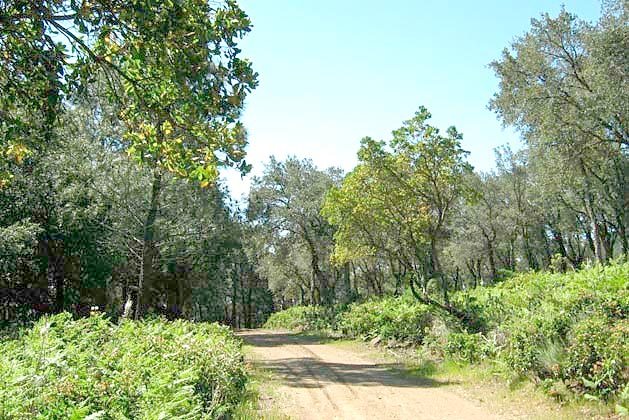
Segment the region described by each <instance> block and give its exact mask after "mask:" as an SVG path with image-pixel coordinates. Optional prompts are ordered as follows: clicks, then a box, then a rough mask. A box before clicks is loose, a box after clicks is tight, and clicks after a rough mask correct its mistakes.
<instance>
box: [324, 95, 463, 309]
mask: <svg viewBox="0 0 629 420" xmlns="http://www.w3.org/2000/svg"><path fill="white" fill-rule="evenodd" d="M430 117H431V115H430V113H429V112H428V110H427V109H426V108H424V107H420V109H419V111H418V112H416V113H415V116H414V117H413V118H412V119H410V120H408V121H406V122H404V124H403V126H402V127H401V128H399V129H397V130H395V131H393V138H392V139H391V141H390V142H389V144H388V147H387V145H386V144H385V143H384V142H377V141H375V140H373V139H371V138H365V139H363V142H362V145H361V149H360V151H359V152H358V157H359V165H358V166H357V168H356V169H355V170H354V171H353V172H352V173H350V174H349V175H348V176H347V177H346V178H345V180H344V182H343V185H342V187H341V188H340V189H338V190H332V192H331V193H330V195H329V196H328V201H327V203H326V206H325V208H324V213H325V214H326V215H327V216H328V217H329V220H330V222H331V223H333V224H335V225H336V226H337V227H338V230H337V235H336V240H337V243H336V246H335V255H337V256H338V257H339V258H341V261H344V260H347V259H351V258H353V257H360V256H365V255H369V254H371V255H374V251H375V249H374V248H375V247H379V248H380V251H384V253H385V255H386V254H388V256H392V255H395V257H396V259H397V260H398V262H400V263H401V264H402V265H404V267H405V269H407V270H408V271H410V272H411V273H412V274H413V280H411V286H412V287H413V290H414V282H419V283H420V284H421V286H422V288H423V289H424V290H426V282H427V279H429V278H437V279H439V280H440V281H441V283H442V285H441V287H442V290H443V293H444V299H445V300H446V301H447V288H448V286H447V283H446V282H447V280H446V277H445V276H444V275H443V267H442V265H441V258H440V254H441V252H442V248H443V246H444V240H445V239H446V238H447V235H448V234H447V225H448V223H449V221H450V218H451V216H452V214H453V211H454V209H455V205H456V203H457V201H458V200H459V198H460V197H461V196H462V195H464V194H465V192H466V188H465V185H464V183H463V182H462V181H463V179H464V177H465V176H466V175H467V174H468V173H469V172H470V171H471V166H470V165H469V164H467V163H466V161H465V157H466V155H467V152H465V151H464V150H463V149H462V148H461V145H460V140H461V138H462V136H461V134H460V133H458V132H457V131H456V129H455V128H454V127H450V128H449V129H448V130H447V133H446V135H445V136H444V135H441V133H440V131H439V129H437V128H436V127H433V126H431V125H429V124H427V121H428V120H429V119H430ZM390 264H391V267H393V262H392V261H391V262H390ZM397 273H400V274H401V272H400V270H399V268H398V269H397ZM420 279H424V280H423V281H420ZM417 296H418V297H419V295H417Z"/></svg>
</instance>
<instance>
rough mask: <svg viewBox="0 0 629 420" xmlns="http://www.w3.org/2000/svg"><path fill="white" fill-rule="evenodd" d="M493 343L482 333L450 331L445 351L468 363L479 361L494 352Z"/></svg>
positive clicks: (452, 356) (448, 354)
mask: <svg viewBox="0 0 629 420" xmlns="http://www.w3.org/2000/svg"><path fill="white" fill-rule="evenodd" d="M494 351H495V349H494V347H493V345H492V344H491V343H490V342H489V341H488V340H487V339H486V338H485V337H483V335H482V334H480V333H477V334H469V333H466V332H463V333H455V332H453V333H450V334H449V335H448V340H447V342H446V344H445V346H444V353H445V354H446V355H447V356H450V357H451V358H454V359H458V360H461V361H464V362H468V363H478V362H480V361H482V360H484V359H487V358H488V357H490V356H492V355H493V354H494Z"/></svg>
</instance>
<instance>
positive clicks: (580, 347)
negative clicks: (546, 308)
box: [566, 316, 629, 397]
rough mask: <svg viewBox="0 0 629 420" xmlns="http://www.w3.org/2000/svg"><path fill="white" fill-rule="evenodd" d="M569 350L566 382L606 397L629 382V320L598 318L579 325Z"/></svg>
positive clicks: (576, 327) (592, 318) (591, 318)
mask: <svg viewBox="0 0 629 420" xmlns="http://www.w3.org/2000/svg"><path fill="white" fill-rule="evenodd" d="M570 341H571V343H570V346H569V347H568V366H567V369H566V379H567V380H569V381H570V383H572V384H573V385H577V386H579V385H580V386H581V388H582V390H583V391H585V392H587V393H589V394H594V395H599V396H603V397H606V396H608V395H609V394H611V393H613V392H614V391H617V390H620V389H622V388H623V387H624V386H626V384H627V382H628V381H629V365H628V362H629V320H627V319H623V320H617V321H615V322H612V321H610V320H609V319H606V318H604V317H602V316H594V317H590V318H587V319H584V320H583V321H581V322H579V323H578V324H577V325H576V326H575V328H574V330H573V331H572V337H571V340H570Z"/></svg>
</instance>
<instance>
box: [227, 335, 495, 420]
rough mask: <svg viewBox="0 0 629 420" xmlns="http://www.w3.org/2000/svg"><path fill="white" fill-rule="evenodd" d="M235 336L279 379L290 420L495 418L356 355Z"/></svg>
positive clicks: (294, 341) (313, 344) (299, 340)
mask: <svg viewBox="0 0 629 420" xmlns="http://www.w3.org/2000/svg"><path fill="white" fill-rule="evenodd" d="M239 335H240V336H241V337H242V338H243V339H244V340H245V342H246V343H248V344H250V345H252V346H253V348H254V349H253V351H254V357H255V359H256V360H257V361H258V362H259V363H261V364H262V366H263V367H264V368H266V369H269V370H270V371H271V372H273V373H274V374H275V376H276V377H278V379H279V383H280V385H279V389H277V392H278V394H279V395H280V398H281V401H280V402H279V403H280V406H281V407H280V408H281V409H282V410H283V411H285V413H286V414H288V415H289V416H290V417H291V418H294V419H326V420H327V419H378V420H379V419H457V420H465V419H479V420H481V419H482V420H486V419H495V418H498V417H496V416H494V415H493V414H491V413H488V412H486V411H485V410H484V409H483V408H481V407H479V406H478V405H477V404H475V403H473V402H471V401H468V400H466V399H465V398H463V397H461V396H459V395H457V394H455V393H454V392H452V391H450V390H447V389H445V388H443V385H447V384H443V383H440V382H438V381H434V380H431V379H427V378H409V377H406V376H403V375H400V374H396V373H395V372H392V371H391V369H389V367H390V366H387V365H383V364H375V363H373V362H371V361H368V360H365V359H362V358H361V357H360V356H358V355H357V354H356V353H354V352H352V351H350V350H345V349H341V348H337V347H336V346H333V345H329V344H319V343H318V342H317V341H316V340H314V339H309V338H308V337H301V336H296V335H294V334H290V333H280V332H274V331H263V330H250V331H242V332H240V333H239Z"/></svg>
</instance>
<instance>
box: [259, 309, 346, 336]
mask: <svg viewBox="0 0 629 420" xmlns="http://www.w3.org/2000/svg"><path fill="white" fill-rule="evenodd" d="M340 308H341V307H326V306H318V305H315V306H292V307H290V308H288V309H286V310H283V311H280V312H275V313H274V314H272V315H271V316H270V317H269V319H268V320H267V321H266V323H265V324H264V328H278V329H286V330H293V331H312V332H316V331H330V330H333V329H334V328H335V327H336V317H337V314H338V313H339V311H340Z"/></svg>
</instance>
